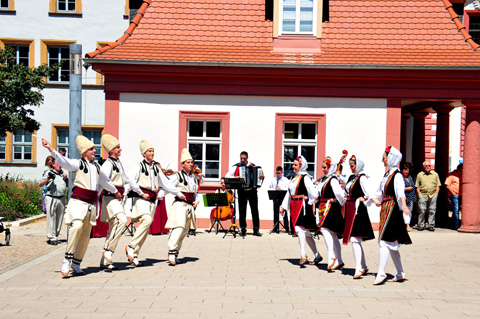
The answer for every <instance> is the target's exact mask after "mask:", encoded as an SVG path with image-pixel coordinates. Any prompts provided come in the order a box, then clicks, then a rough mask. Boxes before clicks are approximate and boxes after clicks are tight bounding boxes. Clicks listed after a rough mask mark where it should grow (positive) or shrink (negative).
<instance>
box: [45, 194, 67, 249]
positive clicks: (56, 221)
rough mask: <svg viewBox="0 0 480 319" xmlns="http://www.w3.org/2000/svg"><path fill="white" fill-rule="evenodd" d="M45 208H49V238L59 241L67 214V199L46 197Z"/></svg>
mask: <svg viewBox="0 0 480 319" xmlns="http://www.w3.org/2000/svg"><path fill="white" fill-rule="evenodd" d="M45 206H46V207H47V238H48V239H50V240H57V239H58V235H60V230H61V229H62V223H63V215H64V214H65V197H61V198H55V197H51V196H45Z"/></svg>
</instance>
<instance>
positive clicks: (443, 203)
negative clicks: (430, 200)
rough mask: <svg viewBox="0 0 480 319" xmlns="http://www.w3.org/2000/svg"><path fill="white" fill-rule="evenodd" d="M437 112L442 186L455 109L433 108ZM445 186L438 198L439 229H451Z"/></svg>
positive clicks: (437, 161)
mask: <svg viewBox="0 0 480 319" xmlns="http://www.w3.org/2000/svg"><path fill="white" fill-rule="evenodd" d="M433 109H434V110H435V112H437V131H436V142H435V172H437V174H438V176H439V178H440V182H441V183H442V185H444V183H445V179H446V178H447V175H448V171H449V169H448V159H449V151H450V136H449V135H450V112H451V111H452V110H453V107H451V106H448V105H445V106H443V105H442V106H436V107H434V108H433ZM447 193H448V192H447V189H446V187H445V186H442V187H441V188H440V193H439V194H438V198H437V211H436V213H435V225H436V226H439V227H450V226H452V225H450V222H451V221H450V220H449V219H448V195H447Z"/></svg>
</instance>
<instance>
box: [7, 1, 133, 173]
mask: <svg viewBox="0 0 480 319" xmlns="http://www.w3.org/2000/svg"><path fill="white" fill-rule="evenodd" d="M49 3H50V1H49V0H22V1H15V14H2V15H0V40H2V41H3V42H5V43H7V44H8V42H9V41H11V39H32V40H34V46H33V47H34V52H33V54H31V56H30V58H31V59H32V58H33V59H34V62H35V66H38V65H40V64H41V40H54V41H72V42H75V43H76V44H81V45H82V50H83V54H85V53H86V52H91V51H93V50H95V49H96V47H97V41H98V42H114V41H115V40H116V39H117V38H119V37H120V36H121V35H122V34H123V31H124V30H125V29H126V28H127V26H128V19H126V18H124V14H125V4H126V0H102V1H97V0H82V1H81V3H82V14H81V16H78V15H73V16H72V15H71V16H69V15H62V16H58V15H57V16H54V15H50V14H49ZM105 13H108V14H105ZM82 71H83V74H82V83H83V84H84V88H83V93H82V125H102V126H103V125H104V121H105V115H104V114H105V94H104V92H103V85H97V73H96V72H95V71H93V70H92V69H91V68H90V69H88V70H85V68H83V69H82ZM43 94H44V97H45V101H44V103H43V104H42V105H41V106H40V107H39V108H37V107H35V108H34V110H35V118H36V120H37V121H39V122H40V123H41V128H40V130H38V131H37V134H38V135H39V136H43V137H46V138H48V139H50V138H51V128H52V124H63V125H68V122H69V119H68V113H69V111H68V110H69V87H68V82H64V83H62V84H60V85H56V86H52V85H47V87H46V88H45V89H44V90H43ZM36 143H37V148H36V149H37V154H36V159H37V165H36V166H28V167H25V166H15V164H3V165H2V166H0V170H1V173H3V174H5V173H6V172H9V173H10V174H14V175H21V176H23V177H24V178H26V179H39V178H40V176H41V173H42V171H43V167H44V161H45V158H46V157H47V156H48V155H49V152H48V151H47V150H46V149H44V148H43V147H42V146H41V140H39V139H37V142H36Z"/></svg>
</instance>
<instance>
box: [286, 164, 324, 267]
mask: <svg viewBox="0 0 480 319" xmlns="http://www.w3.org/2000/svg"><path fill="white" fill-rule="evenodd" d="M307 167H308V164H307V160H306V159H305V157H303V156H299V157H297V159H296V160H294V161H293V172H294V173H295V174H296V176H295V177H294V178H293V179H291V180H290V183H289V185H288V192H287V195H286V196H285V197H284V199H283V203H282V206H280V215H281V217H282V218H283V214H284V213H285V211H286V210H289V211H290V216H291V218H292V224H293V225H294V227H295V232H296V233H297V235H298V241H299V243H300V256H301V259H300V265H303V264H305V263H306V262H307V260H308V259H307V253H306V251H305V246H306V245H305V244H308V246H309V247H310V249H311V250H312V252H313V254H314V256H315V259H314V260H313V261H311V262H310V265H316V264H318V263H319V262H321V261H322V259H323V258H322V256H321V255H320V253H319V252H318V250H317V245H316V244H315V240H314V239H313V237H312V234H311V233H310V231H317V230H318V226H317V222H316V218H315V215H314V213H313V207H312V206H313V205H314V204H315V202H316V200H315V194H316V190H315V186H314V185H313V181H312V178H311V177H310V176H309V175H308V174H307Z"/></svg>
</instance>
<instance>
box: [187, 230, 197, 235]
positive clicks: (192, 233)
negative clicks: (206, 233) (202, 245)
mask: <svg viewBox="0 0 480 319" xmlns="http://www.w3.org/2000/svg"><path fill="white" fill-rule="evenodd" d="M188 235H192V236H196V234H195V230H194V229H190V230H189V231H188Z"/></svg>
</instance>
